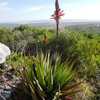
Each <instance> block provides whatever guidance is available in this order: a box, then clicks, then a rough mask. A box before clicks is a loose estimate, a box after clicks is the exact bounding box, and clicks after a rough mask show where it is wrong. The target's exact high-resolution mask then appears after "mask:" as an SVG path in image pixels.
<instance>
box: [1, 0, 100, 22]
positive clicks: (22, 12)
mask: <svg viewBox="0 0 100 100" xmlns="http://www.w3.org/2000/svg"><path fill="white" fill-rule="evenodd" d="M54 2H55V0H0V22H20V21H31V20H50V16H51V15H52V14H53V12H54ZM59 2H60V8H61V9H62V10H64V13H65V16H64V17H63V18H62V19H68V20H69V19H76V20H90V21H100V0H59Z"/></svg>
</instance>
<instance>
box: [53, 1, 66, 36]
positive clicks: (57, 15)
mask: <svg viewBox="0 0 100 100" xmlns="http://www.w3.org/2000/svg"><path fill="white" fill-rule="evenodd" d="M62 16H64V13H63V10H61V9H60V7H59V1H58V0H55V11H54V14H53V15H52V16H51V19H54V20H55V21H56V33H57V36H58V33H59V19H60V18H61V17H62Z"/></svg>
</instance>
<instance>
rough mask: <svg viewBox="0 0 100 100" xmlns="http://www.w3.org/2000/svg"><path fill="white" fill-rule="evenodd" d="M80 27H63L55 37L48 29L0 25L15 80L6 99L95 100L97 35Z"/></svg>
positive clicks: (99, 56)
mask: <svg viewBox="0 0 100 100" xmlns="http://www.w3.org/2000/svg"><path fill="white" fill-rule="evenodd" d="M83 28H84V27H81V28H80V30H77V26H72V27H71V26H70V27H65V29H64V30H63V31H61V32H59V36H58V37H56V34H55V30H54V29H52V28H50V29H49V28H42V27H41V28H34V27H32V26H28V25H21V26H18V27H15V28H13V29H9V28H0V42H2V43H4V44H6V45H8V46H9V47H10V49H11V51H12V54H11V55H10V57H9V58H8V60H7V62H6V64H7V65H8V66H10V70H13V71H14V76H15V79H16V78H18V80H19V82H18V83H15V86H16V88H15V87H13V86H12V88H13V94H14V95H11V97H10V100H11V98H12V99H13V100H22V98H21V97H22V96H23V100H29V99H30V100H59V99H64V100H99V95H100V94H99V88H100V87H99V86H100V81H99V79H100V78H99V76H100V34H99V33H97V34H96V33H93V32H92V31H91V30H90V31H89V33H87V30H84V31H81V30H83ZM91 28H94V29H95V27H91ZM98 29H99V28H98ZM88 30H89V27H88ZM3 72H4V70H2V71H1V74H3ZM19 84H20V85H19Z"/></svg>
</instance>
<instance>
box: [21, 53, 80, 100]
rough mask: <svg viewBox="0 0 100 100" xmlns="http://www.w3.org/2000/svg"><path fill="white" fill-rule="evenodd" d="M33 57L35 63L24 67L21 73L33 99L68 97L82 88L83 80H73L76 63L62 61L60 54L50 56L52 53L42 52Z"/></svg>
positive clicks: (44, 99)
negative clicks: (74, 81) (76, 81)
mask: <svg viewBox="0 0 100 100" xmlns="http://www.w3.org/2000/svg"><path fill="white" fill-rule="evenodd" d="M54 58H55V59H54ZM31 59H32V60H33V63H31V64H29V65H28V66H27V67H24V69H23V71H21V73H20V75H21V76H22V79H23V80H24V85H25V87H26V88H25V89H26V91H28V90H29V93H31V95H32V97H33V100H34V97H35V99H36V98H37V100H58V99H60V98H62V97H66V96H67V98H68V96H73V95H74V94H75V93H77V92H79V91H80V90H81V89H80V84H81V82H78V83H75V84H74V83H73V82H72V80H73V79H74V77H75V72H74V71H73V70H72V68H73V65H74V64H71V63H70V62H68V61H66V62H65V63H61V59H60V56H58V55H56V57H54V56H50V53H48V54H46V55H44V54H43V53H40V54H37V56H36V57H32V58H31ZM27 60H28V59H27ZM27 60H26V61H25V62H27ZM30 91H31V92H30Z"/></svg>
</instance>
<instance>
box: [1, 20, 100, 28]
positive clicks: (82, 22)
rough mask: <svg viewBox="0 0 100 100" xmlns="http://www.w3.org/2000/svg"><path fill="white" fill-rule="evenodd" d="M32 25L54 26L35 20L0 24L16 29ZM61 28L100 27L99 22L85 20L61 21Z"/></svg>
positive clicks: (52, 23)
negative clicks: (73, 26) (74, 26)
mask: <svg viewBox="0 0 100 100" xmlns="http://www.w3.org/2000/svg"><path fill="white" fill-rule="evenodd" d="M23 24H24V25H25V24H28V25H32V26H34V27H42V26H44V27H52V26H54V25H55V21H54V20H35V21H21V22H13V23H10V22H9V23H0V26H1V27H16V26H19V25H23ZM60 25H61V26H63V27H65V26H72V25H96V26H100V22H96V21H87V20H61V23H60Z"/></svg>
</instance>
